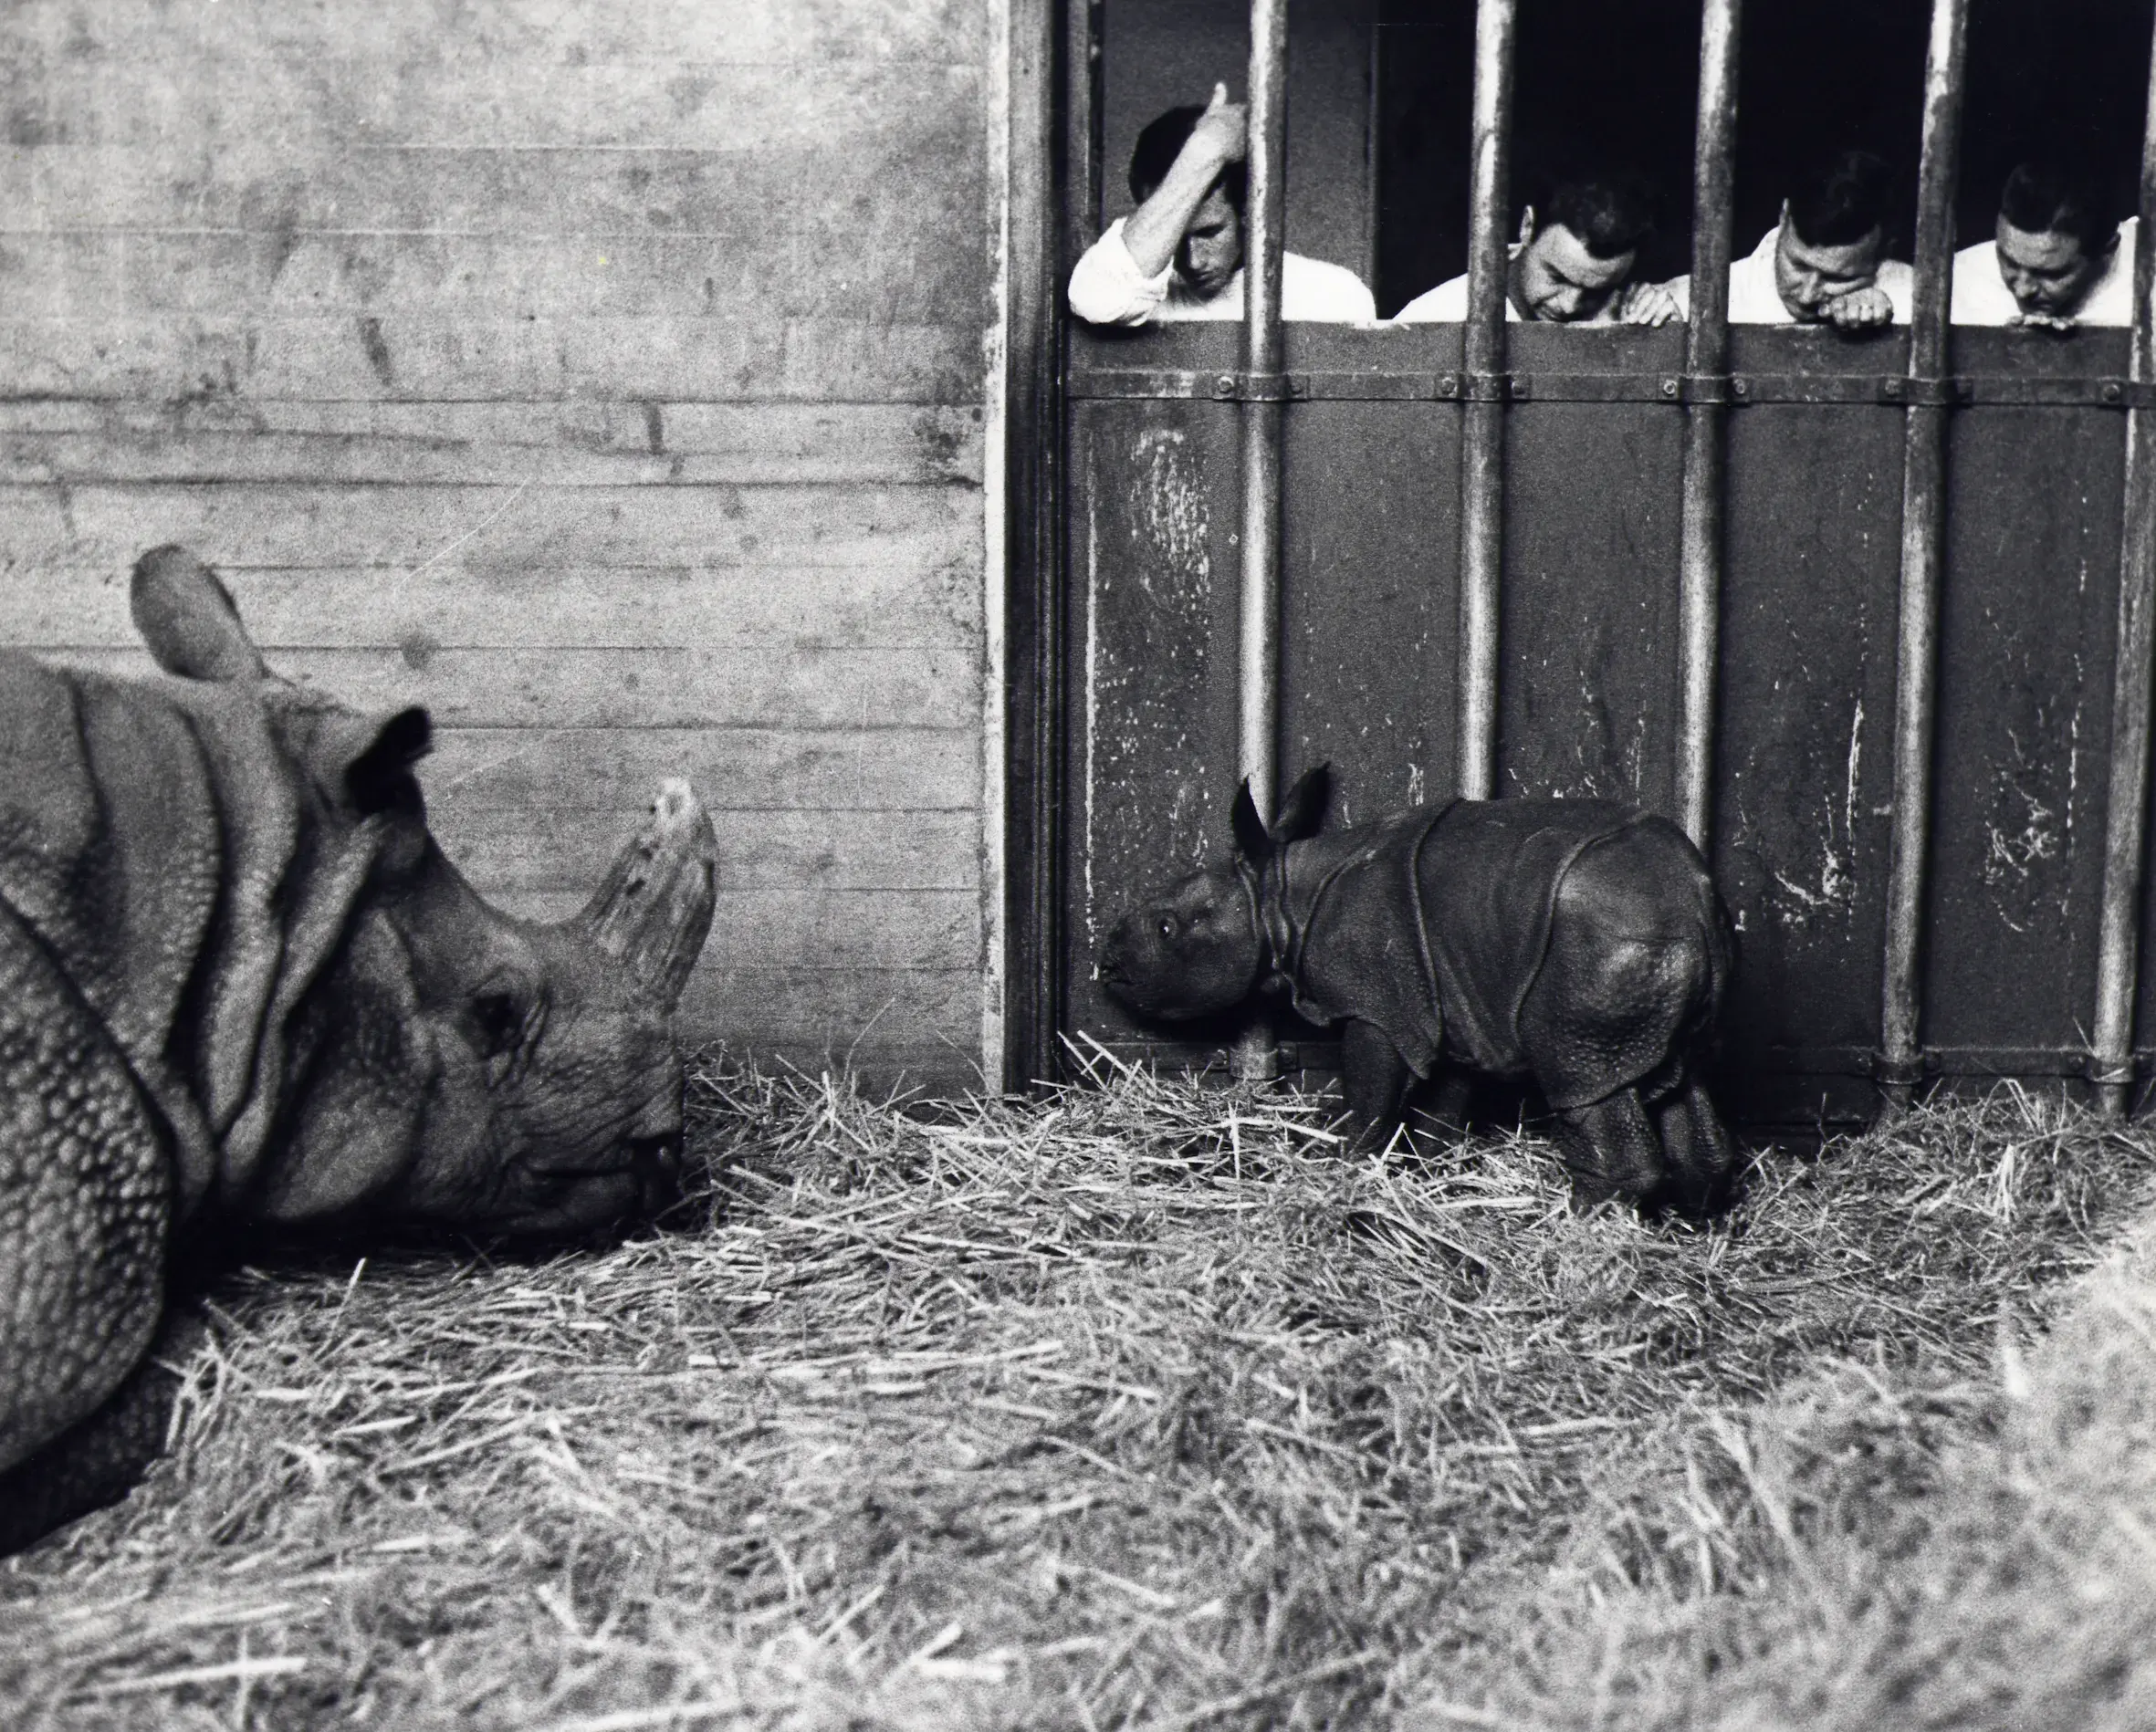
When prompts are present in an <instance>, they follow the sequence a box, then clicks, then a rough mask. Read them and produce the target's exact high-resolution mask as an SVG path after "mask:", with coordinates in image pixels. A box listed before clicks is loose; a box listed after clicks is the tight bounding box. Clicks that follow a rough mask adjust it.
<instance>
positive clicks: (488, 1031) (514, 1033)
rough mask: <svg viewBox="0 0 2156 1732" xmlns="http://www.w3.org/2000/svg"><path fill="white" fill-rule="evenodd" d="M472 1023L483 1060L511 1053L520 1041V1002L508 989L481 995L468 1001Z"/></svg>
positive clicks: (521, 1025)
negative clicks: (470, 1006) (470, 1001)
mask: <svg viewBox="0 0 2156 1732" xmlns="http://www.w3.org/2000/svg"><path fill="white" fill-rule="evenodd" d="M472 1021H473V1022H474V1024H475V1025H476V1027H477V1028H478V1033H479V1051H480V1054H481V1056H482V1057H484V1058H488V1059H492V1058H496V1057H497V1056H498V1055H500V1054H502V1053H505V1052H512V1051H514V1050H515V1049H517V1047H518V1045H519V1044H521V1042H522V1041H523V1038H524V1001H523V999H522V998H521V997H520V996H518V994H516V993H514V992H510V991H508V990H498V991H491V992H483V993H481V994H480V995H479V996H477V997H476V998H475V999H473V1000H472Z"/></svg>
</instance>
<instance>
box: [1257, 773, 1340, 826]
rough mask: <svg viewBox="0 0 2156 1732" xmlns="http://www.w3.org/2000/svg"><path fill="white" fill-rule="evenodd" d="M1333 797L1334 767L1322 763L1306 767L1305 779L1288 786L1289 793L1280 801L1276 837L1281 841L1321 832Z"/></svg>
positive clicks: (1276, 820) (1275, 819) (1275, 822)
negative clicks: (1307, 768) (1320, 828)
mask: <svg viewBox="0 0 2156 1732" xmlns="http://www.w3.org/2000/svg"><path fill="white" fill-rule="evenodd" d="M1332 798H1333V767H1332V766H1331V765H1330V764H1320V765H1318V766H1317V767H1315V768H1313V769H1309V770H1305V771H1304V772H1303V779H1302V780H1301V781H1299V782H1297V783H1296V784H1295V786H1294V787H1293V788H1290V789H1288V797H1287V798H1285V799H1284V800H1282V801H1281V803H1280V811H1279V813H1278V814H1277V815H1276V816H1275V817H1274V818H1273V820H1272V836H1273V840H1275V841H1278V842H1300V841H1307V840H1309V839H1310V838H1311V837H1313V836H1315V835H1316V834H1317V832H1318V827H1319V826H1320V825H1321V824H1323V823H1324V821H1325V807H1326V806H1327V805H1328V804H1329V803H1330V802H1331V800H1332Z"/></svg>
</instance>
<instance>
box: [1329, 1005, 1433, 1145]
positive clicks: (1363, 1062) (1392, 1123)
mask: <svg viewBox="0 0 2156 1732" xmlns="http://www.w3.org/2000/svg"><path fill="white" fill-rule="evenodd" d="M1414 1080H1415V1073H1414V1072H1413V1071H1412V1070H1410V1069H1408V1061H1407V1060H1406V1059H1403V1058H1401V1057H1400V1053H1399V1049H1398V1048H1397V1047H1395V1046H1394V1045H1393V1043H1392V1037H1391V1036H1390V1035H1388V1034H1387V1033H1386V1032H1385V1030H1384V1029H1382V1028H1379V1027H1378V1026H1377V1025H1376V1023H1374V1022H1361V1021H1357V1020H1353V1019H1351V1020H1350V1021H1349V1022H1348V1023H1347V1025H1346V1026H1345V1028H1342V1029H1341V1031H1340V1091H1341V1093H1343V1094H1344V1095H1345V1096H1346V1097H1347V1114H1348V1118H1349V1120H1350V1122H1352V1123H1353V1125H1354V1127H1355V1147H1356V1148H1357V1149H1382V1148H1383V1147H1384V1146H1385V1145H1386V1144H1387V1142H1390V1141H1391V1140H1392V1134H1393V1132H1395V1131H1397V1130H1398V1129H1399V1124H1400V1109H1401V1107H1402V1106H1403V1105H1404V1104H1405V1103H1406V1101H1407V1099H1408V1085H1409V1084H1410V1083H1412V1082H1413V1081H1414Z"/></svg>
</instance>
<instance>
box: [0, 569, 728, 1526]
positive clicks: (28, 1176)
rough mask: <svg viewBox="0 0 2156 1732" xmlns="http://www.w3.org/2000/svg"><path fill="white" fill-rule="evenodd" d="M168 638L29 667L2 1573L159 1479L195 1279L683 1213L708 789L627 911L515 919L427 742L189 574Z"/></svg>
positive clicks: (149, 635) (12, 987) (3, 1003)
mask: <svg viewBox="0 0 2156 1732" xmlns="http://www.w3.org/2000/svg"><path fill="white" fill-rule="evenodd" d="M131 600H132V601H133V604H134V615H135V619H136V621H137V623H138V625H139V626H140V627H141V630H142V631H143V633H144V636H145V639H146V640H147V642H149V645H150V648H151V651H152V654H153V656H155V658H156V659H157V661H158V663H159V664H160V666H161V668H162V670H164V671H163V672H162V673H161V674H160V675H158V676H155V677H152V678H146V679H140V680H128V679H120V678H114V677H111V676H109V675H105V674H101V673H89V672H84V671H80V670H74V669H67V668H60V667H51V666H47V665H45V664H43V663H39V662H37V661H36V660H33V659H31V658H30V657H27V656H25V655H21V654H17V653H5V654H0V766H4V768H0V1090H5V1105H4V1107H0V1548H5V1547H8V1546H11V1545H18V1544H21V1543H23V1542H25V1541H26V1540H27V1539H33V1538H35V1537H36V1536H37V1533H39V1532H41V1531H43V1530H44V1529H47V1528H49V1527H50V1526H52V1525H53V1524H54V1523H55V1522H57V1521H60V1520H65V1519H67V1518H68V1517H70V1516H71V1515H73V1514H75V1513H78V1511H79V1509H80V1508H87V1507H89V1506H90V1505H92V1504H94V1503H96V1502H99V1501H103V1500H105V1499H107V1498H109V1497H110V1496H113V1495H116V1493H117V1492H118V1491H119V1490H120V1489H121V1488H123V1487H124V1486H125V1484H126V1483H128V1481H129V1479H130V1478H131V1475H132V1473H133V1472H134V1471H135V1470H136V1469H138V1468H139V1466H140V1465H141V1458H142V1456H143V1449H144V1447H145V1440H152V1441H153V1438H154V1435H156V1434H157V1433H159V1432H160V1431H161V1429H162V1427H161V1426H160V1425H158V1424H155V1423H153V1422H154V1412H153V1409H154V1406H155V1403H153V1402H152V1403H148V1405H147V1406H146V1405H145V1399H144V1396H143V1393H142V1386H143V1384H144V1381H145V1377H146V1376H147V1377H150V1378H151V1381H152V1382H153V1381H154V1378H153V1376H151V1374H149V1373H145V1372H143V1370H142V1367H143V1362H144V1358H145V1355H146V1354H147V1353H148V1352H149V1351H150V1349H151V1344H152V1341H153V1340H154V1338H155V1336H156V1334H157V1331H158V1329H159V1326H160V1323H161V1320H162V1316H163V1312H164V1307H165V1289H166V1282H167V1276H168V1271H169V1269H170V1268H171V1266H172V1263H173V1258H174V1257H175V1254H176V1253H178V1252H180V1251H182V1250H184V1249H186V1248H187V1247H191V1246H195V1245H201V1244H205V1243H209V1242H213V1241H215V1242H217V1243H222V1244H231V1243H242V1244H244V1243H245V1241H246V1236H247V1235H248V1234H249V1233H251V1232H252V1233H260V1232H264V1231H267V1230H271V1229H276V1228H287V1227H292V1226H309V1227H314V1228H323V1227H326V1228H329V1229H330V1230H333V1231H342V1232H345V1233H350V1234H358V1233H361V1232H379V1231H382V1230H383V1229H385V1228H394V1227H400V1226H404V1227H408V1226H422V1227H427V1228H435V1229H450V1230H455V1231H460V1232H466V1233H472V1234H479V1235H490V1236H494V1235H499V1236H558V1235H574V1234H580V1233H583V1232H586V1231H590V1230H592V1229H595V1228H601V1227H605V1226H611V1225H612V1224H615V1223H619V1222H623V1221H625V1220H628V1219H632V1218H633V1217H635V1216H638V1215H639V1214H640V1213H643V1212H644V1211H647V1210H648V1209H649V1208H651V1207H652V1206H653V1205H654V1204H655V1203H656V1202H657V1201H658V1200H659V1199H660V1198H661V1197H662V1196H663V1195H665V1190H666V1187H667V1183H668V1180H669V1177H670V1174H671V1169H672V1163H673V1159H674V1155H675V1151H676V1149H677V1145H678V1142H679V1139H680V1135H681V1091H682V1067H681V1060H680V1056H679V1053H678V1051H677V1049H676V1047H675V1038H674V1032H673V1026H672V1014H671V1013H672V1010H673V1007H674V1002H675V997H676V996H678V994H679V991H680V989H681V985H682V982H683V980H684V979H685V978H686V974H687V972H688V969H689V966H690V965H692V964H693V963H694V961H695V958H696V953H697V951H698V950H699V949H700V948H701V946H702V944H703V941H704V937H705V934H706V931H707V930H708V927H709V924H710V920H711V911H712V906H713V898H714V892H715V878H716V864H715V861H716V853H717V850H716V844H715V842H714V840H713V836H712V831H711V826H710V820H709V819H708V817H707V816H706V814H705V812H704V810H703V809H702V807H701V806H700V805H698V804H697V803H696V798H695V796H694V795H693V794H692V793H691V792H690V791H689V790H688V789H687V788H686V785H684V784H679V783H673V784H669V785H668V787H667V788H665V790H664V791H663V793H662V796H661V798H660V800H659V801H658V803H657V806H656V808H655V809H654V814H653V816H652V818H651V819H650V820H649V821H648V822H647V823H646V824H645V826H644V830H643V832H642V833H641V834H640V835H638V836H636V837H635V838H633V839H632V840H631V841H630V842H629V844H628V845H627V847H626V848H625V849H624V850H623V862H621V863H617V866H616V868H615V870H614V871H613V872H612V873H610V874H609V878H608V882H609V883H610V884H612V883H614V882H616V881H617V880H618V881H621V882H622V883H623V884H624V885H626V886H629V889H622V890H617V891H616V892H615V893H613V895H612V898H611V900H610V901H606V902H605V903H604V905H603V906H600V905H598V903H596V902H595V909H587V910H586V911H585V912H584V913H583V914H581V915H580V916H577V917H575V918H572V919H571V920H569V921H565V922H562V923H558V924H551V925H549V924H542V923H533V922H528V921H521V920H518V919H515V918H513V917H511V916H509V915H508V914H506V913H501V912H500V911H498V910H497V909H495V908H493V907H491V906H489V905H488V904H487V903H486V902H485V901H483V900H482V899H481V898H480V897H479V896H478V895H477V894H476V892H474V891H473V889H472V888H471V886H470V885H469V884H468V883H467V882H466V881H465V879H464V878H463V876H462V875H461V874H460V873H458V872H457V871H456V870H455V867H454V866H453V865H452V864H451V863H450V861H448V859H447V858H446V857H445V855H444V853H443V852H442V850H441V849H440V848H439V847H438V846H437V845H436V843H435V842H434V838H433V837H432V835H431V834H430V833H429V831H428V829H427V824H426V814H425V808H424V801H423V799H422V797H421V793H420V788H419V784H418V781H417V778H416V777H415V774H414V768H413V767H414V766H415V765H416V764H417V763H418V761H419V760H420V759H421V757H422V756H424V753H425V752H426V749H427V746H428V743H429V736H430V732H431V729H430V725H429V723H428V719H427V717H426V715H425V713H424V711H421V710H416V709H408V710H403V711H399V712H397V713H395V714H393V715H388V716H366V715H358V714H355V713H353V712H351V711H349V710H346V709H344V708H343V707H341V706H340V705H339V704H336V703H335V702H334V701H332V700H330V699H329V698H326V697H324V696H322V695H320V694H317V693H315V692H312V691H310V690H309V689H307V688H303V687H301V686H298V685H295V684H293V683H288V682H287V681H284V680H281V679H278V678H277V677H276V676H275V675H274V674H273V673H270V672H269V671H268V670H267V668H266V667H265V665H264V663H263V661H262V658H261V656H260V653H259V652H258V651H256V648H255V646H254V644H253V643H252V642H251V641H249V640H248V639H247V637H246V631H245V628H244V627H243V626H242V624H241V622H240V619H239V614H238V611H237V610H236V608H235V607H234V605H233V603H232V600H231V598H230V596H229V595H228V594H227V593H226V592H225V590H224V587H223V586H222V585H221V584H220V583H218V581H217V580H216V579H215V575H214V574H213V573H211V572H210V571H209V569H207V568H206V567H204V566H203V565H202V564H201V562H200V561H199V560H197V559H195V558H194V556H192V555H191V554H188V553H187V552H186V551H185V550H184V549H180V548H160V549H156V550H154V551H153V552H152V553H151V554H148V555H145V556H144V558H143V559H142V560H141V562H139V564H138V566H137V568H136V572H135V577H134V584H133V590H132V596H131ZM631 890H633V892H634V893H633V894H632V893H630V892H631ZM146 1415H147V1416H146Z"/></svg>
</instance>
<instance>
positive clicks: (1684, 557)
mask: <svg viewBox="0 0 2156 1732" xmlns="http://www.w3.org/2000/svg"><path fill="white" fill-rule="evenodd" d="M1742 15H1743V6H1742V4H1741V0H1706V4H1705V5H1704V6H1703V7H1702V8H1701V15H1700V104H1699V111H1698V119H1697V120H1696V122H1695V124H1694V129H1693V134H1692V138H1693V142H1692V288H1691V318H1690V327H1689V329H1687V330H1686V332H1685V339H1684V364H1685V370H1686V371H1687V372H1688V373H1690V376H1691V377H1692V378H1693V379H1694V380H1696V381H1716V382H1719V381H1722V379H1723V378H1724V377H1725V376H1726V375H1727V374H1728V372H1729V365H1730V317H1729V313H1730V282H1729V278H1730V255H1731V253H1732V251H1733V250H1734V246H1733V243H1734V240H1735V226H1736V212H1735V188H1736V153H1737V152H1736V140H1737V39H1738V33H1739V30H1740V27H1741V26H1742V23H1743V16H1742ZM1672 394H1681V393H1672ZM1697 394H1698V396H1699V398H1700V400H1699V401H1695V402H1688V403H1686V405H1685V410H1684V483H1683V486H1684V502H1683V507H1682V516H1681V519H1680V526H1679V530H1678V549H1679V550H1678V577H1677V595H1678V601H1677V606H1678V613H1679V615H1680V618H1681V620H1682V621H1683V626H1682V631H1683V658H1684V665H1683V685H1684V691H1683V701H1682V707H1681V711H1680V715H1681V720H1680V724H1679V729H1678V739H1677V817H1678V822H1679V823H1680V824H1682V825H1683V826H1684V833H1685V834H1686V835H1687V836H1689V837H1690V838H1691V839H1692V841H1693V842H1694V843H1695V844H1696V845H1697V846H1698V847H1699V848H1700V849H1701V851H1705V850H1709V849H1711V847H1712V846H1713V840H1714V839H1713V835H1712V831H1711V826H1712V824H1713V816H1714V815H1713V810H1712V806H1711V801H1712V797H1713V781H1714V678H1715V670H1716V665H1717V663H1718V661H1719V659H1720V656H1721V642H1722V517H1723V501H1724V496H1725V492H1726V488H1727V485H1728V484H1727V469H1728V463H1727V446H1726V444H1725V442H1724V439H1723V427H1722V423H1723V421H1724V419H1725V418H1726V416H1727V415H1728V413H1729V408H1728V403H1727V401H1726V400H1727V397H1728V392H1727V391H1713V390H1710V391H1702V392H1699V393H1697ZM1718 398H1720V399H1721V401H1717V399H1718Z"/></svg>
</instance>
